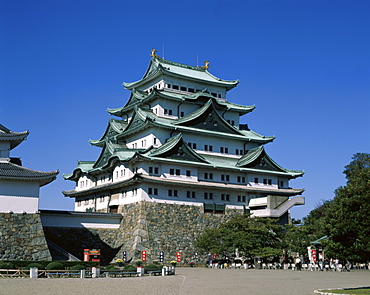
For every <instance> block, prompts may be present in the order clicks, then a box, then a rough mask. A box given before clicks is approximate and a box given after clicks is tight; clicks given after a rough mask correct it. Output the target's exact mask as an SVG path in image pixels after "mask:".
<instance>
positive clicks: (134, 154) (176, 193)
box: [63, 49, 304, 259]
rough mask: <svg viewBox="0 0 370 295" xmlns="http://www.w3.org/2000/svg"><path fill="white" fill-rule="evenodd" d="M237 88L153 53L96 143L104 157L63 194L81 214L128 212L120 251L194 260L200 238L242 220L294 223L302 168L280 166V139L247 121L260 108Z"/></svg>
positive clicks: (205, 69)
mask: <svg viewBox="0 0 370 295" xmlns="http://www.w3.org/2000/svg"><path fill="white" fill-rule="evenodd" d="M238 83H239V81H238V80H232V81H228V80H223V79H221V78H218V77H215V76H214V75H212V74H211V73H210V72H209V62H208V61H206V62H205V65H204V66H200V67H198V66H190V65H185V64H181V63H177V62H172V61H168V60H165V59H162V58H160V57H159V56H158V55H156V50H154V49H153V50H152V54H151V59H150V63H149V66H148V69H147V70H146V72H145V74H144V76H143V78H141V79H140V80H138V81H136V82H132V83H123V86H124V87H125V88H126V89H127V90H129V91H130V92H131V94H130V97H129V99H128V101H127V103H126V104H125V105H124V106H123V107H120V108H115V109H108V113H109V114H110V115H112V116H113V117H112V118H111V119H110V120H109V123H108V126H107V127H106V130H105V132H104V134H103V135H102V137H101V138H100V139H97V140H90V144H91V145H93V146H96V147H98V148H100V149H101V153H100V156H99V158H98V159H96V160H95V161H78V165H77V167H76V168H75V169H74V170H73V172H72V173H71V174H65V175H64V178H65V179H67V180H72V181H74V182H75V183H76V187H75V189H74V190H71V191H64V192H63V193H64V195H65V196H66V197H70V198H74V199H75V211H84V212H106V213H120V214H122V223H121V229H122V236H121V237H120V239H121V243H122V247H121V251H129V253H132V254H133V255H138V252H137V251H141V250H147V251H148V255H149V256H150V255H152V256H153V257H155V256H156V255H157V253H158V251H165V252H166V254H169V253H172V252H173V253H175V252H176V251H183V252H184V255H185V257H189V259H191V255H192V254H191V253H193V252H192V251H194V248H193V242H194V240H195V238H196V237H197V236H198V235H200V234H201V233H202V232H203V230H204V229H205V228H209V227H216V226H217V225H219V224H220V223H222V222H226V221H227V220H228V219H230V217H231V216H233V215H235V214H245V213H251V214H252V216H260V217H271V218H276V219H278V220H279V221H280V222H282V223H287V222H288V221H289V210H290V208H292V207H293V206H295V205H302V204H304V198H303V197H301V196H297V195H300V194H302V193H303V189H296V188H291V187H290V181H291V180H292V179H294V178H296V177H299V176H302V175H303V171H298V170H290V169H286V168H283V167H282V166H280V165H279V164H277V163H276V162H275V161H274V160H273V159H272V158H271V157H270V156H269V155H268V154H267V152H266V150H265V145H266V144H268V143H271V142H272V141H273V140H274V137H272V136H263V135H260V134H258V133H257V132H255V131H253V130H251V129H250V128H249V127H248V125H247V124H241V123H240V117H241V116H245V115H247V114H248V113H250V112H252V111H253V110H254V109H255V106H253V105H248V106H245V105H239V104H236V103H232V102H229V101H228V100H227V98H226V95H227V94H228V92H229V91H230V90H232V89H233V88H234V87H236V86H237V85H238ZM117 257H119V256H117ZM153 259H155V258H153Z"/></svg>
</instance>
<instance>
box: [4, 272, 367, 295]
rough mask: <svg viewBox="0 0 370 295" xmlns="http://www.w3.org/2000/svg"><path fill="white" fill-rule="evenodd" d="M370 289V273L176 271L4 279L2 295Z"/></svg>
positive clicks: (273, 294)
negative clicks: (135, 274)
mask: <svg viewBox="0 0 370 295" xmlns="http://www.w3.org/2000/svg"><path fill="white" fill-rule="evenodd" d="M361 286H370V271H368V270H355V271H351V272H319V271H291V270H243V269H205V268H178V269H177V272H176V276H166V277H160V276H151V277H150V276H145V277H131V278H130V277H125V278H98V279H79V278H65V279H63V278H60V279H57V278H55V279H46V278H45V279H28V278H27V279H24V278H23V279H0V294H1V295H3V294H4V295H5V294H6V295H13V294H28V295H33V294H40V295H43V294H48V295H49V294H53V295H66V294H71V295H72V294H73V295H74V294H84V295H102V294H125V295H127V294H128V295H130V294H153V295H154V294H158V295H159V294H171V295H177V294H178V295H186V294H202V295H203V294H212V295H218V294H220V295H221V294H222V295H225V294H254V295H280V294H281V295H283V294H284V295H293V294H294V295H297V294H298V295H305V294H313V292H314V290H315V289H321V288H340V287H361Z"/></svg>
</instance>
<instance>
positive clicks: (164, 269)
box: [162, 266, 167, 277]
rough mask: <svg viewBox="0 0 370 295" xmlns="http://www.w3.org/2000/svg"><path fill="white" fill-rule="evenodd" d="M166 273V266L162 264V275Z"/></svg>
mask: <svg viewBox="0 0 370 295" xmlns="http://www.w3.org/2000/svg"><path fill="white" fill-rule="evenodd" d="M166 275H167V270H166V267H165V266H163V267H162V277H164V276H166Z"/></svg>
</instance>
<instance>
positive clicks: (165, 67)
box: [123, 58, 239, 90]
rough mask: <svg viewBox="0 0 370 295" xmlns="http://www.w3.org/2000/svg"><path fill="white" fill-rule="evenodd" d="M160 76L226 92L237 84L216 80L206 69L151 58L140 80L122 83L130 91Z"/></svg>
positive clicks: (236, 82)
mask: <svg viewBox="0 0 370 295" xmlns="http://www.w3.org/2000/svg"><path fill="white" fill-rule="evenodd" d="M161 75H169V76H175V77H179V78H183V79H184V78H185V79H188V80H195V81H201V82H203V83H209V84H213V85H218V86H221V87H225V88H226V89H227V90H230V89H232V88H234V87H235V86H237V85H238V83H239V80H232V81H228V80H223V79H220V78H217V77H215V76H213V75H212V74H211V73H210V72H208V70H207V69H204V68H202V67H195V66H189V65H185V64H180V63H177V62H172V61H168V60H165V59H162V58H152V59H151V60H150V64H149V67H148V69H147V71H146V73H145V75H144V77H143V78H142V79H141V80H139V81H136V82H132V83H123V85H124V86H125V87H126V88H127V89H130V90H131V89H133V88H138V87H140V85H142V84H144V83H146V81H150V80H151V79H154V78H156V77H159V76H161Z"/></svg>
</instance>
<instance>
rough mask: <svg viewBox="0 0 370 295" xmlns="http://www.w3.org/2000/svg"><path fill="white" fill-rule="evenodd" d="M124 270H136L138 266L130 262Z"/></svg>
mask: <svg viewBox="0 0 370 295" xmlns="http://www.w3.org/2000/svg"><path fill="white" fill-rule="evenodd" d="M123 271H126V272H131V271H136V267H135V266H133V265H130V264H128V265H125V266H124V268H123Z"/></svg>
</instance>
